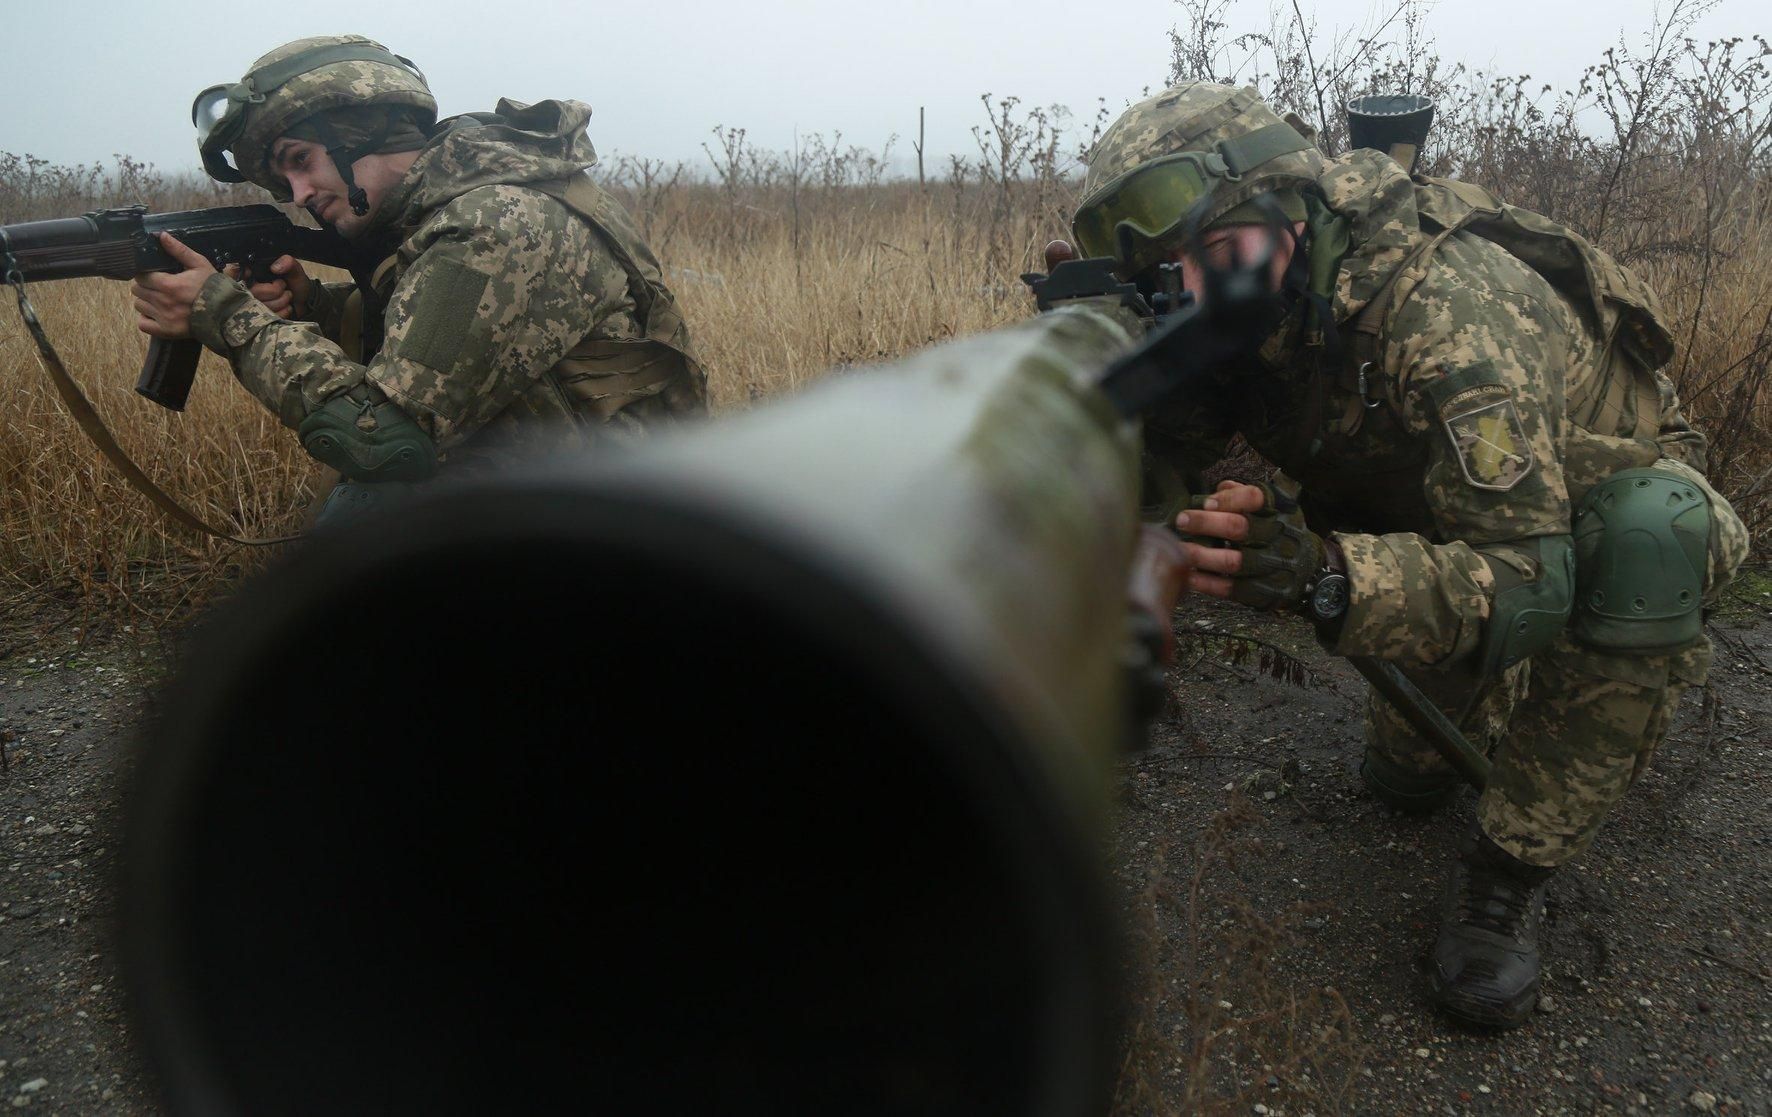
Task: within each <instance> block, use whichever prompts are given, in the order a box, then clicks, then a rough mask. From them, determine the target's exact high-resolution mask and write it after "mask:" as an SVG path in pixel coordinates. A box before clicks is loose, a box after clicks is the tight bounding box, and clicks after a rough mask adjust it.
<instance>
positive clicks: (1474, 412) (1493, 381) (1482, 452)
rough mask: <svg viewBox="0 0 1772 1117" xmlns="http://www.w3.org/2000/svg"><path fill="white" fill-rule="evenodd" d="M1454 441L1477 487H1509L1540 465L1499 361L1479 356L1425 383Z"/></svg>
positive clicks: (1499, 489)
mask: <svg viewBox="0 0 1772 1117" xmlns="http://www.w3.org/2000/svg"><path fill="white" fill-rule="evenodd" d="M1426 391H1427V393H1428V395H1429V397H1430V398H1431V399H1432V400H1433V402H1434V407H1435V409H1436V410H1437V411H1438V412H1439V416H1440V422H1441V424H1442V425H1443V426H1444V427H1445V428H1446V436H1447V437H1448V438H1450V439H1451V440H1452V449H1453V452H1454V453H1455V454H1456V455H1457V457H1458V466H1459V468H1460V469H1462V470H1463V471H1464V479H1465V480H1466V481H1468V482H1469V483H1470V484H1471V485H1472V486H1473V487H1475V488H1479V489H1486V490H1488V491H1490V492H1507V491H1508V490H1509V489H1511V488H1513V487H1514V486H1515V485H1518V484H1519V483H1520V482H1521V481H1523V480H1525V478H1526V475H1527V474H1529V473H1531V472H1532V467H1533V465H1534V464H1535V462H1534V460H1533V457H1532V444H1531V442H1530V441H1529V440H1528V439H1527V437H1526V427H1525V424H1523V423H1522V422H1521V421H1520V412H1519V410H1518V409H1517V408H1515V407H1514V400H1513V394H1512V393H1511V392H1510V391H1508V389H1507V386H1506V385H1505V384H1503V383H1502V382H1501V377H1500V376H1498V375H1497V374H1496V372H1495V369H1494V366H1492V365H1491V364H1490V363H1489V362H1487V361H1479V362H1477V363H1475V364H1472V365H1469V366H1467V367H1465V368H1462V369H1459V370H1458V371H1457V372H1451V373H1448V374H1447V375H1445V376H1443V377H1440V378H1438V379H1436V380H1434V381H1431V382H1429V383H1428V384H1427V385H1426Z"/></svg>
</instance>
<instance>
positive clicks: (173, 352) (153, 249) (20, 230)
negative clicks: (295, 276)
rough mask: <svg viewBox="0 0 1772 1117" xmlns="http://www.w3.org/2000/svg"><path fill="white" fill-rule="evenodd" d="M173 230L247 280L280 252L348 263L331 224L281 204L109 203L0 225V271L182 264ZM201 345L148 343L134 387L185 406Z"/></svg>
mask: <svg viewBox="0 0 1772 1117" xmlns="http://www.w3.org/2000/svg"><path fill="white" fill-rule="evenodd" d="M161 233H171V234H172V235H173V236H174V237H176V238H178V240H180V241H181V242H183V243H184V244H186V245H188V246H189V247H190V248H192V249H194V250H195V251H197V252H200V253H202V254H203V255H204V256H206V257H208V258H209V262H210V263H212V264H214V265H215V266H216V267H217V268H218V269H219V268H223V267H226V266H227V265H229V264H238V265H240V269H241V277H242V278H243V279H244V280H246V282H249V283H252V282H264V281H266V280H268V279H270V278H271V275H270V272H269V271H268V268H269V266H270V264H271V262H272V261H274V260H276V259H277V258H278V257H279V256H294V257H296V258H297V259H300V260H307V261H309V262H310V263H315V264H329V265H331V266H333V267H339V268H350V267H351V266H352V263H353V254H352V252H351V248H350V245H349V243H348V242H347V241H346V240H345V239H344V238H343V237H340V236H339V235H338V234H337V233H336V232H333V231H332V230H330V229H307V228H303V227H302V226H300V225H297V224H295V223H294V222H292V221H290V220H289V218H288V217H286V216H284V215H283V212H282V211H281V210H279V209H278V208H277V207H276V206H271V205H254V206H225V207H221V208H218V209H197V210H187V211H184V212H180V213H149V212H148V209H147V207H146V206H130V207H128V208H126V209H106V210H98V211H95V212H93V213H88V214H85V215H84V216H81V217H60V218H53V219H51V220H48V221H27V222H24V223H22V224H17V225H4V226H0V272H3V273H4V275H3V276H0V277H3V278H5V279H6V280H7V281H8V282H11V283H14V284H15V285H16V284H17V283H19V282H21V281H24V282H28V281H33V280H42V279H87V278H92V277H97V276H102V277H105V278H109V279H130V278H132V277H134V276H136V275H139V274H141V273H143V272H155V271H164V272H177V271H183V270H184V265H183V264H180V263H179V262H178V261H177V260H174V259H173V258H172V257H170V256H168V255H167V254H166V252H165V250H164V249H162V248H161V247H160V234H161ZM202 353H203V346H202V344H201V343H199V342H197V341H194V340H188V339H187V340H183V341H163V340H161V339H159V338H154V339H152V340H151V341H150V342H149V343H148V357H147V361H146V363H144V364H143V365H142V371H141V376H140V377H139V378H138V379H137V380H136V384H135V390H136V391H137V392H139V393H141V394H142V395H144V396H146V397H147V398H148V399H151V400H153V401H154V402H155V403H157V404H159V405H160V406H162V407H166V408H170V409H171V410H173V411H183V410H184V408H185V401H186V400H187V399H188V398H189V397H190V394H191V382H192V381H193V380H194V379H195V377H196V375H197V359H198V358H199V357H200V356H202Z"/></svg>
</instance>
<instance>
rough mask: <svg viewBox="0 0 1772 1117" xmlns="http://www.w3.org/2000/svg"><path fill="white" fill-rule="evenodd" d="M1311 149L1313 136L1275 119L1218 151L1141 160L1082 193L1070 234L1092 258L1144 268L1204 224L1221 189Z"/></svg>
mask: <svg viewBox="0 0 1772 1117" xmlns="http://www.w3.org/2000/svg"><path fill="white" fill-rule="evenodd" d="M1309 147H1310V141H1308V140H1306V139H1305V138H1304V137H1303V136H1301V135H1300V134H1299V133H1298V132H1297V131H1296V130H1295V129H1293V128H1292V126H1291V125H1288V124H1284V123H1275V124H1270V125H1267V126H1266V127H1263V128H1258V129H1256V130H1255V131H1253V132H1251V133H1249V134H1247V135H1244V136H1237V137H1235V138H1232V139H1225V140H1220V141H1218V143H1217V144H1216V145H1215V150H1212V151H1183V152H1178V153H1177V154H1174V155H1165V156H1163V157H1161V158H1158V159H1153V160H1151V161H1150V162H1148V163H1141V164H1139V165H1138V166H1136V167H1133V168H1132V169H1131V170H1129V171H1127V172H1125V173H1124V174H1121V175H1119V176H1117V177H1115V178H1111V179H1109V180H1108V181H1106V182H1104V183H1102V184H1101V185H1100V186H1098V187H1096V188H1095V189H1094V190H1093V191H1091V192H1090V193H1089V195H1088V196H1087V197H1085V198H1084V199H1083V201H1082V203H1081V204H1080V205H1079V206H1078V207H1077V215H1076V216H1075V217H1074V218H1072V219H1071V235H1072V236H1073V237H1074V238H1075V240H1076V244H1077V247H1078V248H1079V249H1081V250H1082V251H1083V254H1084V255H1085V256H1113V257H1117V258H1118V259H1119V260H1120V263H1121V264H1122V266H1124V267H1125V268H1126V269H1127V271H1128V272H1139V271H1142V270H1144V269H1145V268H1146V267H1149V266H1150V265H1151V264H1153V263H1155V262H1156V261H1157V257H1158V256H1160V255H1161V254H1162V251H1163V249H1164V247H1165V246H1166V245H1168V244H1170V243H1172V242H1173V241H1174V240H1176V239H1177V238H1178V237H1182V236H1186V235H1189V234H1191V233H1192V232H1194V231H1196V229H1197V227H1198V226H1200V225H1201V224H1203V222H1202V221H1201V219H1202V218H1204V217H1205V216H1207V208H1208V204H1209V202H1208V200H1209V199H1210V198H1211V197H1212V195H1213V194H1214V192H1216V191H1217V190H1219V189H1220V188H1221V187H1225V186H1235V185H1236V184H1238V183H1242V182H1244V180H1245V176H1247V175H1249V174H1250V173H1251V172H1253V171H1255V170H1256V169H1257V168H1259V167H1262V166H1264V165H1265V164H1267V163H1269V162H1271V161H1272V160H1274V159H1277V158H1279V157H1280V156H1282V155H1289V154H1292V153H1294V152H1299V151H1304V150H1306V149H1307V148H1309ZM1260 181H1262V182H1263V183H1264V185H1269V186H1270V187H1271V188H1277V187H1280V186H1302V185H1306V184H1308V183H1309V182H1310V179H1309V178H1307V177H1305V176H1303V175H1297V174H1273V173H1271V172H1268V173H1264V174H1263V176H1262V177H1261V180H1260Z"/></svg>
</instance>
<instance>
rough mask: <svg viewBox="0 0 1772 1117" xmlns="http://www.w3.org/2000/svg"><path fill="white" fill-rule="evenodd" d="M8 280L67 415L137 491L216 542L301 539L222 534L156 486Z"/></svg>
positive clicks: (18, 282) (14, 279)
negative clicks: (79, 382) (118, 440)
mask: <svg viewBox="0 0 1772 1117" xmlns="http://www.w3.org/2000/svg"><path fill="white" fill-rule="evenodd" d="M6 278H7V280H8V282H10V283H11V284H12V285H13V287H15V288H16V289H17V290H18V312H19V316H20V317H21V318H23V319H24V322H25V328H26V329H28V330H30V331H31V338H32V340H34V341H35V342H36V343H37V352H38V354H39V355H40V356H41V357H42V359H43V367H44V368H45V369H46V370H48V372H49V379H50V381H51V382H52V383H53V384H54V385H55V390H56V394H57V395H59V396H61V398H62V402H63V403H64V404H66V405H67V408H68V412H69V413H70V414H71V415H73V416H74V421H75V422H76V423H78V424H80V429H81V430H83V431H85V432H86V437H87V438H89V439H91V440H92V444H93V445H94V446H96V447H98V450H99V453H101V454H103V455H104V456H105V458H106V460H108V461H109V462H110V463H111V464H112V465H114V466H116V467H117V469H118V470H119V471H120V472H121V473H122V474H123V476H124V478H125V479H126V480H127V481H128V482H129V483H130V485H131V486H132V487H134V489H135V491H136V492H138V493H140V494H142V495H143V496H145V497H147V498H148V499H149V500H150V501H152V502H153V504H154V506H155V507H156V508H159V509H160V511H162V512H164V513H165V514H166V515H167V516H169V517H171V518H172V519H173V520H176V521H177V522H178V523H180V524H183V525H184V526H185V527H188V528H190V529H191V530H192V531H197V532H201V533H202V534H204V535H209V536H213V537H215V538H216V539H224V540H226V541H228V542H229V543H238V544H240V545H241V546H245V547H268V546H270V545H272V544H274V543H288V542H291V541H292V540H294V539H297V538H299V536H294V535H285V536H281V537H279V538H276V539H245V538H242V537H240V536H238V535H234V534H232V533H231V532H226V531H223V530H221V529H220V528H217V527H214V526H212V525H211V524H209V523H208V522H207V521H205V520H204V519H203V518H202V517H201V516H199V515H197V514H196V513H195V512H192V511H191V510H190V509H188V508H186V507H185V506H184V505H182V504H180V503H179V502H178V501H177V500H176V499H174V498H173V497H172V496H171V495H169V494H168V493H167V492H166V490H164V489H162V488H161V487H160V486H159V485H156V484H155V483H154V481H153V479H152V478H150V477H149V476H148V475H147V473H145V472H144V471H143V470H142V468H141V467H140V466H138V465H136V464H135V462H133V461H131V460H130V457H129V455H128V454H127V453H125V452H124V450H123V447H121V446H119V445H117V440H116V439H115V438H114V437H112V435H111V432H110V430H109V429H107V428H106V427H105V424H104V420H103V419H101V418H99V414H98V409H97V408H95V407H93V406H92V401H91V400H89V399H87V398H86V393H85V392H84V391H82V390H81V389H80V385H79V384H78V383H76V382H75V380H74V378H73V377H72V376H71V375H69V373H68V369H67V366H66V365H64V364H63V363H62V359H61V357H60V355H58V354H57V353H56V351H55V346H54V345H51V344H50V341H49V334H48V333H46V332H45V331H44V329H43V323H42V322H41V321H40V320H39V319H38V318H37V310H36V308H35V307H33V306H32V305H31V300H30V298H29V297H28V296H27V295H26V294H25V283H24V278H23V277H22V276H21V275H19V274H18V272H16V271H12V272H10V273H9V274H8V275H7V277H6Z"/></svg>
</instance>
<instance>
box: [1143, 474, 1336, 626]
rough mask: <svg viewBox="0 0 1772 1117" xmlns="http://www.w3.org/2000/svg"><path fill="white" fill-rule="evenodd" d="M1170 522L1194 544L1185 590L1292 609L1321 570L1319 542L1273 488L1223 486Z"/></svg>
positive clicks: (1292, 497) (1284, 494) (1290, 500)
mask: <svg viewBox="0 0 1772 1117" xmlns="http://www.w3.org/2000/svg"><path fill="white" fill-rule="evenodd" d="M1198 503H1199V507H1198V508H1197V509H1189V510H1188V511H1186V512H1183V513H1181V514H1180V515H1179V516H1177V517H1176V528H1177V529H1178V530H1180V531H1182V532H1184V533H1186V534H1189V535H1192V536H1194V537H1196V538H1204V539H1207V540H1210V541H1216V542H1214V543H1212V544H1210V545H1204V546H1203V545H1201V544H1199V543H1191V544H1190V551H1189V558H1190V559H1191V560H1192V561H1193V563H1194V566H1195V572H1194V574H1193V575H1192V576H1191V578H1190V585H1191V586H1192V588H1195V589H1198V590H1199V591H1200V592H1202V593H1208V594H1211V595H1213V596H1215V597H1228V598H1230V599H1231V600H1232V601H1236V602H1239V603H1241V604H1244V605H1248V606H1250V607H1251V608H1255V609H1292V608H1295V607H1297V606H1298V605H1299V603H1300V601H1301V599H1302V598H1303V597H1304V591H1305V587H1306V586H1308V585H1310V584H1311V582H1312V581H1313V580H1314V579H1315V578H1316V576H1317V573H1318V572H1319V571H1320V570H1321V569H1322V566H1323V554H1324V548H1323V541H1322V539H1321V538H1319V537H1318V536H1317V535H1316V534H1314V533H1313V532H1311V531H1310V529H1308V528H1306V527H1305V525H1304V513H1303V511H1302V510H1301V509H1300V508H1299V506H1298V500H1297V495H1296V493H1294V492H1293V491H1291V490H1290V489H1289V488H1286V487H1281V486H1277V485H1271V484H1269V485H1250V484H1246V483H1244V482H1241V481H1225V482H1221V483H1220V484H1219V486H1218V491H1217V492H1215V493H1213V494H1212V495H1211V496H1209V497H1206V498H1205V499H1204V500H1202V501H1199V502H1198Z"/></svg>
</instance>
